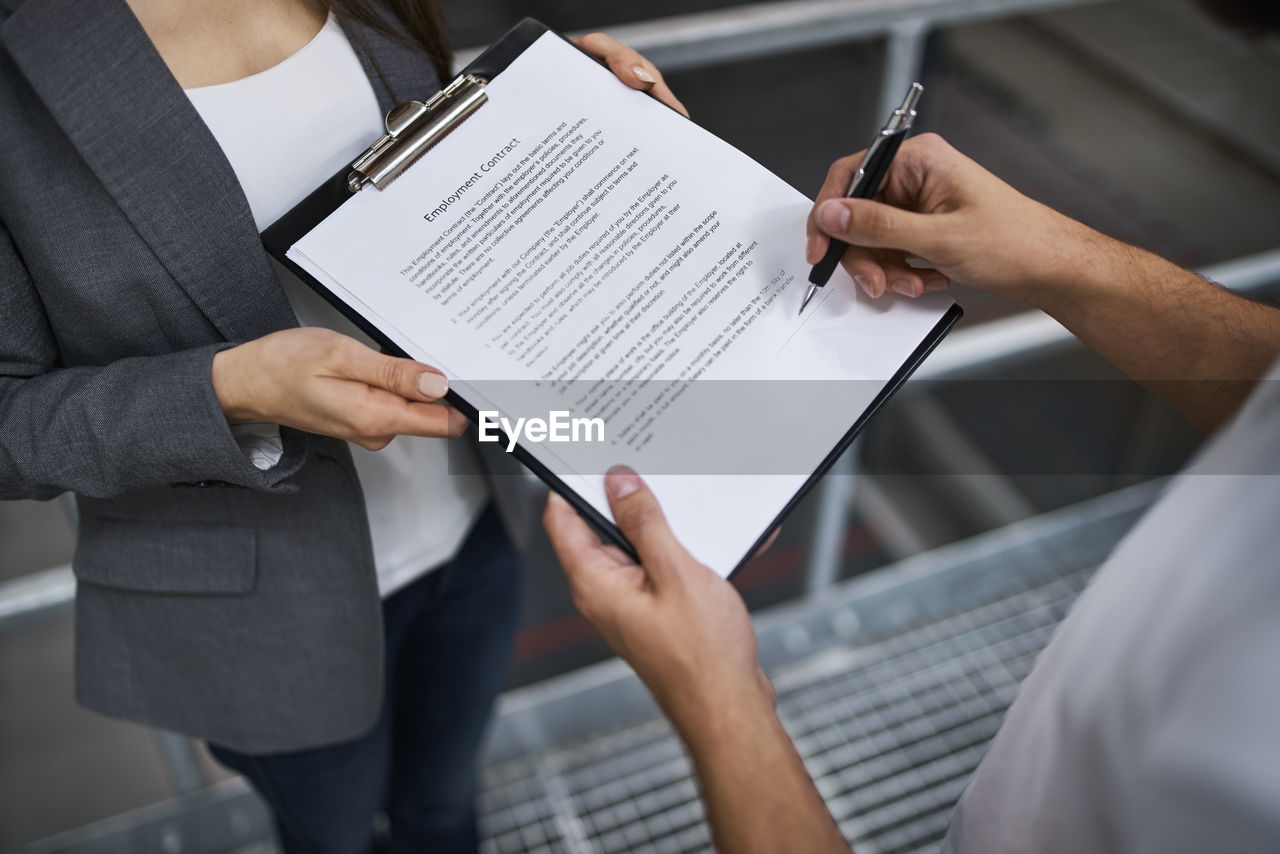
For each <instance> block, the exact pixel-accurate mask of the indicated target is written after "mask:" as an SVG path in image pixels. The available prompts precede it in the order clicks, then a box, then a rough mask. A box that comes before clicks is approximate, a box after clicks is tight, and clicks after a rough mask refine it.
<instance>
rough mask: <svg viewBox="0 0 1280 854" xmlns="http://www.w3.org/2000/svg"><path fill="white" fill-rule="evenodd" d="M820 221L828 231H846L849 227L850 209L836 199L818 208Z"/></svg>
mask: <svg viewBox="0 0 1280 854" xmlns="http://www.w3.org/2000/svg"><path fill="white" fill-rule="evenodd" d="M818 222H820V223H822V227H823V228H825V229H826V230H827V231H844V230H845V229H846V228H848V227H849V209H848V208H846V207H845V206H844V205H842V204H840V203H839V202H837V201H835V200H834V199H833V200H831V201H828V202H823V203H822V207H820V208H818Z"/></svg>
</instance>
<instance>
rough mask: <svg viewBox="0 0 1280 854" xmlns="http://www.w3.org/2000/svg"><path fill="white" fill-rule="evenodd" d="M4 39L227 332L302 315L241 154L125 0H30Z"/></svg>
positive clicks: (234, 335)
mask: <svg viewBox="0 0 1280 854" xmlns="http://www.w3.org/2000/svg"><path fill="white" fill-rule="evenodd" d="M0 38H3V40H4V42H5V44H6V46H7V48H8V50H9V52H10V54H11V55H12V57H13V59H14V61H15V63H17V65H18V66H19V68H21V69H22V71H23V73H24V74H25V75H26V77H27V79H28V80H29V81H30V83H31V85H32V87H33V88H34V89H35V91H36V93H37V94H38V95H39V96H40V98H41V99H42V100H43V101H44V103H45V104H46V106H47V107H48V109H49V110H50V112H51V113H52V114H53V116H54V119H55V120H56V121H57V122H58V124H59V125H60V126H61V127H62V129H63V130H64V131H65V132H66V134H67V136H68V137H69V138H70V140H71V142H72V144H73V145H75V146H76V148H77V149H78V150H79V152H80V154H81V156H82V157H83V158H84V160H85V161H86V162H87V163H88V164H89V167H90V168H91V169H92V170H93V172H94V173H95V174H96V175H97V177H98V179H99V180H100V181H101V182H102V184H103V186H104V187H106V189H107V191H108V192H109V193H111V195H112V196H113V197H114V199H115V200H116V202H117V203H118V204H119V205H120V208H121V210H122V211H124V213H125V215H126V216H128V217H129V219H130V221H131V222H132V223H133V224H134V227H135V228H136V229H137V231H138V234H139V235H140V236H141V237H142V239H143V240H144V241H145V242H146V243H147V244H148V246H150V248H151V250H152V251H153V252H154V253H155V254H156V256H157V257H158V258H159V259H160V260H161V262H162V263H163V264H164V265H165V267H166V268H167V269H168V270H169V272H170V273H171V274H172V275H173V278H174V279H175V280H176V281H177V283H178V285H179V286H181V287H182V288H183V289H184V290H185V291H186V292H187V294H188V295H189V296H190V298H191V299H192V301H194V302H195V304H196V305H197V306H199V308H200V310H201V311H202V312H203V313H204V314H205V316H206V317H208V319H209V320H210V322H212V323H213V325H214V326H215V327H216V328H217V329H218V330H219V332H221V333H222V334H223V335H224V336H225V337H226V338H227V340H230V341H242V340H247V339H250V338H256V337H259V336H261V335H264V334H266V333H268V332H271V331H274V330H276V329H280V328H282V327H284V326H292V325H294V324H295V323H296V321H295V319H294V316H293V312H292V311H291V309H290V308H289V304H288V301H287V300H286V299H285V296H284V293H283V291H282V290H281V289H280V287H279V285H278V284H277V281H276V278H275V274H274V272H273V271H272V269H271V266H270V263H269V262H268V260H267V257H266V253H265V252H264V251H263V248H262V243H261V242H260V240H259V237H258V232H257V228H256V227H255V225H254V222H253V215H252V213H251V212H250V210H249V204H248V202H247V201H246V200H245V197H244V193H243V192H242V191H241V189H240V183H239V181H238V180H237V179H236V175H235V172H234V171H232V169H231V164H230V163H228V162H227V159H226V157H225V156H224V155H223V153H222V149H221V148H220V147H219V146H218V143H217V141H216V140H215V139H214V137H213V135H212V134H211V133H210V132H209V130H208V128H207V127H205V124H204V122H203V121H202V120H201V118H200V115H199V113H197V112H196V110H195V108H194V107H193V106H192V105H191V102H190V101H189V100H188V99H187V96H186V94H185V93H184V92H183V91H182V89H181V87H180V86H179V85H178V82H177V81H176V80H175V79H174V78H173V75H172V74H170V73H169V69H168V67H167V66H166V65H165V64H164V61H163V60H162V59H161V58H160V55H159V54H158V53H157V52H156V50H155V48H154V47H153V46H152V44H151V41H150V39H148V38H147V35H146V33H145V32H144V31H143V30H142V27H141V25H140V24H139V23H138V21H137V19H136V18H135V17H134V15H133V13H132V11H130V9H129V8H128V6H127V5H126V4H125V2H124V0H94V2H87V0H28V2H26V3H24V4H23V5H22V6H20V7H19V8H18V10H17V11H16V12H15V13H14V14H13V15H12V16H10V17H9V19H8V20H7V21H5V22H4V24H3V31H2V33H0ZM49 180H57V176H49Z"/></svg>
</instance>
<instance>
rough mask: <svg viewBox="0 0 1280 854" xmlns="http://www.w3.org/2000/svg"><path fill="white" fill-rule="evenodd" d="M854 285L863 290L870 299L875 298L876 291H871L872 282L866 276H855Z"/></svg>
mask: <svg viewBox="0 0 1280 854" xmlns="http://www.w3.org/2000/svg"><path fill="white" fill-rule="evenodd" d="M853 283H854V284H855V285H857V286H858V287H860V288H862V290H863V292H864V293H865V294H866V295H867V296H869V297H873V298H874V297H875V295H876V294H875V291H873V290H871V280H870V279H868V278H867V277H866V276H854V277H853Z"/></svg>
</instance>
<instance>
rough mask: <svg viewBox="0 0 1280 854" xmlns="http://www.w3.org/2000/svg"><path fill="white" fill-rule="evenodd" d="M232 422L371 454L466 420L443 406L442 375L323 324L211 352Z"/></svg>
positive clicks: (447, 432) (453, 429) (455, 430)
mask: <svg viewBox="0 0 1280 854" xmlns="http://www.w3.org/2000/svg"><path fill="white" fill-rule="evenodd" d="M213 389H214V393H215V394H217V396H218V402H219V403H221V404H222V411H223V412H224V413H225V414H226V416H227V421H228V422H230V423H232V424H239V423H244V422H249V421H267V422H271V423H273V424H282V425H284V426H287V427H295V428H297V429H299V430H305V431H307V432H308V433H320V434H323V435H326V436H336V437H337V438H339V439H346V440H347V441H349V442H354V443H355V444H357V445H360V446H361V447H363V448H368V449H369V450H371V451H376V450H379V449H380V448H383V447H385V446H386V445H387V443H388V442H390V441H391V440H392V439H393V438H395V437H396V436H398V435H401V434H405V435H410V436H448V437H454V436H459V435H461V434H462V432H463V431H464V430H466V428H467V419H466V417H465V416H464V415H463V414H462V413H460V412H458V411H457V410H456V409H453V408H452V407H450V406H448V405H447V404H444V403H440V402H439V401H440V398H442V397H444V395H445V392H447V391H448V390H449V383H448V381H447V380H446V379H445V378H444V375H443V374H441V373H440V372H439V371H437V370H436V369H435V368H431V367H428V366H426V365H423V364H419V363H418V362H415V361H413V360H411V359H397V358H395V357H392V356H386V355H383V354H381V353H378V352H375V351H374V350H371V349H369V348H368V347H366V346H365V345H363V344H361V343H360V342H359V341H356V340H355V339H354V338H348V337H347V336H346V335H342V334H339V333H337V332H333V331H331V330H328V329H321V328H318V327H302V328H300V329H285V330H282V331H280V332H273V333H272V334H270V335H266V336H263V337H262V338H258V339H256V340H254V341H250V342H248V343H246V344H241V345H240V346H238V347H233V348H231V349H229V350H223V351H222V352H220V353H218V354H217V355H216V356H214V357H213Z"/></svg>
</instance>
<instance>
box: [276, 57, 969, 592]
mask: <svg viewBox="0 0 1280 854" xmlns="http://www.w3.org/2000/svg"><path fill="white" fill-rule="evenodd" d="M486 91H487V93H488V102H487V103H486V104H485V105H484V106H483V107H481V108H480V109H479V110H478V111H477V112H475V113H474V114H473V115H471V116H470V117H469V118H468V119H467V120H466V121H464V122H463V123H462V124H461V125H460V126H459V127H458V128H457V129H456V130H454V131H453V132H452V133H450V134H449V135H448V136H447V137H445V138H444V139H443V140H442V141H441V142H440V143H439V144H438V145H437V146H436V147H435V148H433V149H432V150H431V151H430V152H429V153H428V154H427V155H426V156H425V157H424V158H423V159H422V160H420V161H419V162H418V163H417V164H415V165H414V166H412V167H411V168H410V169H409V170H408V171H407V172H405V173H404V174H403V175H402V176H400V177H399V178H398V179H397V180H396V181H395V182H394V183H392V184H391V185H390V186H388V187H387V188H386V189H384V190H381V191H379V190H376V189H374V188H372V187H369V188H366V189H364V190H362V191H360V192H359V193H357V194H355V195H354V196H353V197H352V198H351V199H350V200H349V201H347V202H346V203H345V204H343V205H341V206H340V207H339V208H338V209H337V210H336V211H335V212H334V213H333V214H331V215H330V216H329V217H327V218H326V219H325V220H324V221H323V222H321V223H320V224H319V225H318V226H317V227H316V228H314V229H313V230H312V231H310V232H309V233H308V234H307V235H306V236H305V237H303V238H302V239H301V240H299V241H298V242H297V243H296V244H295V245H294V246H293V247H292V248H291V249H290V250H289V252H288V257H289V258H290V259H291V260H292V261H293V262H294V263H296V264H298V265H299V266H300V267H301V268H302V269H303V270H305V271H307V272H308V273H309V274H310V275H312V276H313V277H314V278H316V279H317V280H318V281H319V282H320V283H321V284H323V285H324V286H325V287H326V288H328V289H329V290H330V291H332V292H333V293H334V294H335V295H336V296H338V297H339V298H340V299H341V300H343V301H344V302H346V303H347V304H348V306H350V307H351V308H352V309H354V310H355V311H356V312H358V313H360V314H361V315H363V316H364V317H365V318H367V319H368V320H370V321H371V322H372V323H373V324H374V325H376V326H377V327H378V328H380V329H381V330H382V331H383V332H384V334H386V335H387V337H388V338H390V339H392V340H393V341H395V342H396V343H397V344H398V345H399V346H400V347H402V348H403V349H404V350H405V351H406V352H407V353H409V354H410V355H411V356H413V357H414V358H416V359H419V360H421V361H423V362H425V363H427V364H430V365H435V366H436V367H438V368H440V369H441V370H442V371H443V372H444V373H445V374H446V376H448V378H449V382H450V386H451V387H452V388H453V389H454V390H456V391H457V392H458V393H459V394H461V395H462V397H463V398H464V399H466V400H467V401H468V402H470V403H472V404H473V405H475V406H476V408H477V409H479V410H486V411H487V410H492V411H496V412H498V413H500V414H501V417H503V418H506V419H507V424H508V426H514V425H516V424H517V423H518V422H519V419H521V418H524V419H526V421H525V422H524V423H525V424H526V425H529V424H533V422H532V419H541V421H542V422H543V426H544V427H545V428H546V429H545V430H542V429H538V428H537V427H536V425H534V429H533V430H532V431H529V432H521V433H520V436H519V443H520V445H521V447H523V448H524V449H525V450H526V451H528V452H529V453H530V454H532V455H533V456H534V457H535V458H536V459H537V460H538V461H539V462H541V463H542V464H543V465H545V466H546V467H547V468H548V469H550V470H551V471H552V472H553V473H554V474H556V475H557V476H558V477H559V478H560V479H561V480H562V481H563V482H564V484H565V485H566V486H567V487H569V488H570V489H572V490H574V491H575V492H577V493H578V494H579V495H580V496H582V498H583V499H585V500H586V501H587V502H589V503H590V504H591V505H592V506H593V507H595V508H596V509H597V510H599V511H600V513H601V514H602V515H603V516H604V517H605V518H610V514H609V507H608V502H607V501H606V500H605V495H604V488H603V483H604V481H603V473H604V471H605V470H607V469H608V467H609V466H611V465H614V464H617V463H624V464H626V465H630V466H631V467H632V468H634V469H635V470H636V471H638V472H640V473H641V474H642V475H644V476H645V478H646V480H647V481H648V483H649V484H650V485H651V486H652V487H653V489H654V491H655V492H656V494H657V495H658V497H659V499H660V500H661V502H662V504H663V507H664V509H665V511H666V513H667V517H668V519H669V520H670V522H671V524H672V527H673V528H674V530H675V533H676V535H677V536H678V537H679V538H680V540H681V541H682V542H683V543H684V544H685V545H686V546H687V547H688V548H689V550H690V551H691V552H692V553H693V554H694V555H695V556H696V557H697V558H699V559H700V560H702V561H704V562H705V563H707V564H708V565H710V566H711V567H713V568H714V569H716V570H717V571H718V572H720V573H721V574H728V573H729V572H731V571H732V570H733V569H734V568H735V567H737V566H738V565H739V564H740V563H742V561H743V560H744V559H745V558H746V557H747V556H748V552H749V550H750V549H751V547H752V546H753V544H754V543H755V542H756V540H757V539H758V538H759V537H760V536H761V535H763V534H764V533H767V530H766V529H767V528H768V526H769V525H770V524H771V523H772V522H773V520H774V519H776V518H777V517H778V515H779V513H781V512H782V510H783V509H784V508H785V507H786V506H787V504H788V503H789V502H790V501H791V500H792V499H793V497H794V496H795V495H796V493H797V491H798V490H799V489H800V488H801V487H802V486H803V484H804V483H805V482H806V481H807V480H808V479H809V477H810V476H811V475H812V474H813V472H814V471H815V470H817V468H818V467H819V465H820V464H821V463H822V461H823V459H824V458H825V457H827V456H828V454H829V453H830V452H831V451H832V449H833V448H835V446H836V445H837V443H839V441H840V440H841V438H842V437H843V436H844V435H845V433H846V432H847V431H848V430H849V429H850V427H851V426H852V425H853V424H854V422H855V421H856V420H857V419H858V418H859V417H860V416H861V415H862V414H863V412H864V411H865V410H866V409H867V407H868V406H869V405H870V404H871V402H872V401H873V399H874V398H875V397H876V395H877V394H879V393H880V391H881V389H882V388H883V387H884V385H885V384H886V382H887V381H889V380H890V378H892V377H893V376H894V375H895V374H896V373H897V372H898V371H899V369H900V368H901V367H902V366H903V365H904V363H906V362H907V361H908V360H909V358H910V357H911V355H912V353H914V352H915V351H916V350H917V348H918V347H919V346H920V345H921V342H923V341H925V340H926V339H927V338H928V337H929V335H930V333H931V331H932V330H933V329H934V328H935V326H936V325H937V324H938V323H939V321H940V320H941V319H942V317H943V315H944V314H945V313H946V311H947V309H948V308H949V307H950V306H951V304H952V302H951V300H950V298H948V297H946V296H945V295H936V294H935V295H927V296H925V297H922V298H920V299H917V300H908V299H902V298H897V297H892V296H891V297H886V298H883V299H880V300H875V301H872V300H869V299H866V298H865V297H864V296H863V295H861V294H860V293H859V292H858V291H857V289H856V288H855V287H854V285H853V283H852V282H851V281H850V280H849V278H848V276H847V275H846V274H845V273H844V271H843V270H838V271H837V272H836V275H835V276H834V277H833V278H832V280H831V283H830V284H828V285H827V287H825V288H824V289H823V290H822V292H821V293H820V294H819V295H818V296H817V297H816V298H815V299H814V301H813V303H812V304H811V305H810V307H809V308H808V309H807V310H806V311H805V314H804V315H803V316H797V312H798V310H799V306H800V301H801V299H802V298H803V296H804V291H805V288H806V287H807V280H806V277H807V275H808V271H809V265H807V264H806V263H805V259H804V246H805V218H806V217H807V215H808V213H809V210H810V207H811V205H812V203H811V201H810V200H809V199H807V198H806V197H805V196H804V195H802V194H801V193H799V192H797V191H796V190H795V189H793V188H791V187H789V186H788V185H787V184H786V183H784V182H783V181H782V180H781V179H779V178H777V177H776V176H775V175H773V174H772V173H770V172H769V171H768V170H766V169H764V168H763V167H761V166H760V165H759V164H757V163H755V162H754V161H752V160H751V159H750V158H748V157H747V156H746V155H744V154H742V153H741V152H739V151H737V150H736V149H734V148H733V147H732V146H730V145H728V144H727V143H725V142H723V141H721V140H719V139H717V138H716V137H714V136H713V135H711V134H710V133H708V132H706V131H704V130H702V129H701V128H699V127H698V126H697V125H696V124H694V123H693V122H691V121H688V120H687V119H685V118H684V117H682V116H680V115H678V114H676V113H675V112H673V111H671V110H670V109H668V108H667V107H665V106H664V105H662V104H660V103H658V102H657V101H655V100H653V99H652V98H650V97H648V96H647V95H644V94H643V93H640V92H636V91H633V90H631V89H629V88H627V87H626V86H625V85H623V84H622V83H621V82H619V81H618V80H617V79H616V78H614V76H613V75H612V74H611V73H610V72H609V71H607V70H606V69H604V68H602V67H600V66H598V65H596V64H595V63H593V62H591V61H590V60H589V59H588V58H586V57H585V56H583V55H582V54H581V53H579V52H578V51H577V50H575V49H574V48H573V47H572V46H571V45H569V44H567V43H566V42H564V41H563V40H562V39H560V38H559V37H558V36H556V35H554V34H551V33H548V34H546V35H544V36H542V37H541V38H540V39H539V40H538V41H536V42H535V43H534V44H533V45H532V46H531V47H529V48H528V49H527V50H525V51H524V53H523V54H521V55H520V56H519V57H518V58H517V59H516V60H515V61H514V62H513V63H512V64H511V65H510V66H509V67H508V68H507V69H506V70H504V71H503V72H502V73H501V74H499V75H498V76H496V77H495V78H494V79H493V80H492V81H490V82H489V83H488V84H487V86H486ZM765 120H767V118H766V119H765ZM554 413H560V414H559V415H555V414H554ZM575 432H576V433H577V436H576V440H575V437H574V433H575ZM552 434H555V435H558V436H559V437H560V438H564V439H566V440H565V441H557V440H555V439H554V438H553V436H552ZM504 447H505V445H504Z"/></svg>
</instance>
